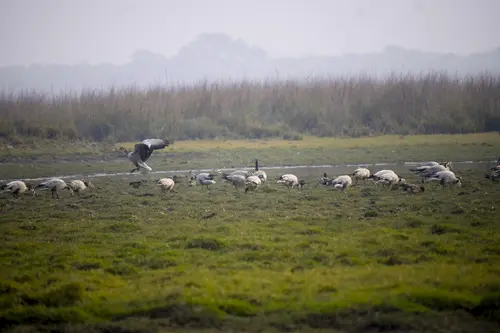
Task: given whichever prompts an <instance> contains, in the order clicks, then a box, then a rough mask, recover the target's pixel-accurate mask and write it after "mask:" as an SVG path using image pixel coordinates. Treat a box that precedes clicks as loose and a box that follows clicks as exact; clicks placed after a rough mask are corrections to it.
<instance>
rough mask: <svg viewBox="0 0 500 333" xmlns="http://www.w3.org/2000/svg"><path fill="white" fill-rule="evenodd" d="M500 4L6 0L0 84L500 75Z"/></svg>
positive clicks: (52, 86) (53, 88)
mask: <svg viewBox="0 0 500 333" xmlns="http://www.w3.org/2000/svg"><path fill="white" fill-rule="evenodd" d="M499 12H500V2H498V1H495V0H482V1H472V0H456V1H453V0H440V1H438V2H431V1H417V0H414V1H395V0H382V1H377V2H373V1H368V0H356V1H349V2H347V1H328V0H316V1H313V2H309V1H305V0H291V1H285V0H274V1H229V0H214V1H210V2H206V1H193V0H187V1H180V0H175V1H173V0H167V1H160V0H148V1H141V2H137V1H131V0H126V1H118V0H109V1H105V2H102V1H97V0H90V1H77V0H71V1H61V0H45V1H29V0H20V1H13V0H4V1H2V10H1V11H0V27H1V29H0V40H1V41H2V52H1V54H0V66H1V67H0V89H3V90H8V91H19V90H24V89H36V90H37V91H45V92H60V91H61V90H65V91H68V90H80V89H81V88H97V89H101V88H108V87H109V86H111V85H114V86H128V85H131V84H135V85H136V86H140V87H143V86H149V85H152V84H153V85H159V84H161V85H171V84H178V83H193V82H198V81H200V80H204V79H207V80H210V81H213V80H228V79H231V80H233V81H234V80H240V79H243V78H245V79H250V80H254V79H259V80H260V79H264V78H305V77H317V76H332V75H333V76H343V75H354V74H359V73H367V74H370V75H382V76H384V75H386V74H389V73H391V72H403V73H406V72H408V71H411V72H417V73H420V72H428V71H429V70H439V71H447V72H448V73H450V74H453V75H454V74H460V75H462V74H477V73H481V72H484V71H489V72H491V73H495V74H496V73H500V48H499V47H500V35H499V34H498V33H496V32H498V31H500V21H499V20H498V19H497V18H496V15H497V13H499Z"/></svg>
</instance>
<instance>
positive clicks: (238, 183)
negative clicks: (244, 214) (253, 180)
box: [222, 174, 246, 191]
mask: <svg viewBox="0 0 500 333" xmlns="http://www.w3.org/2000/svg"><path fill="white" fill-rule="evenodd" d="M222 179H224V180H227V181H228V182H230V183H231V184H233V186H234V188H236V190H237V191H239V189H240V188H245V186H246V185H245V183H246V177H245V176H243V175H233V174H229V175H227V174H223V175H222Z"/></svg>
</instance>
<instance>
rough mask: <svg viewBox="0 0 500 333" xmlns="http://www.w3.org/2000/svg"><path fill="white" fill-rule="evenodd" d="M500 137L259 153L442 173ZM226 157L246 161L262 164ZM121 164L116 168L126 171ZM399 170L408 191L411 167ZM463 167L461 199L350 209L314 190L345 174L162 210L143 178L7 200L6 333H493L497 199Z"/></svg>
mask: <svg viewBox="0 0 500 333" xmlns="http://www.w3.org/2000/svg"><path fill="white" fill-rule="evenodd" d="M499 137H500V136H499V135H498V134H496V135H493V134H484V135H478V136H446V137H443V138H441V139H442V140H439V138H436V137H428V138H427V141H419V140H424V139H421V138H419V139H415V138H405V139H398V138H377V139H374V141H366V140H365V139H363V140H365V141H363V140H362V139H359V141H356V140H355V139H353V140H352V141H351V140H345V141H342V140H332V139H317V140H316V141H315V140H312V139H311V141H310V142H308V140H309V139H308V138H306V139H305V140H304V141H297V142H293V143H290V145H294V144H296V145H297V147H296V148H290V147H288V146H287V145H288V143H285V142H282V141H276V142H270V143H268V144H269V145H276V148H265V149H269V150H265V149H264V153H262V150H259V151H260V152H261V153H262V154H266V156H269V157H273V156H275V155H280V154H282V155H281V156H284V155H286V154H288V153H289V151H290V150H292V149H297V150H300V154H295V155H294V156H293V159H292V158H291V160H293V161H294V162H295V163H294V164H297V165H300V164H307V163H310V161H314V159H315V158H319V157H320V156H322V154H320V153H319V152H318V150H317V149H324V150H326V151H343V152H347V151H349V150H350V149H353V148H356V149H359V151H358V150H356V152H355V153H353V155H352V159H362V158H365V160H363V161H364V162H379V161H377V160H375V159H374V157H367V156H364V154H362V153H361V152H362V151H371V152H372V153H373V156H383V155H384V154H385V152H387V151H392V150H394V149H397V150H398V151H405V152H406V154H407V157H414V158H408V159H410V160H416V159H418V158H417V157H423V156H424V151H425V149H428V151H430V152H433V153H431V155H432V154H435V155H434V156H438V155H440V156H443V155H444V157H442V158H438V159H439V160H442V159H453V160H462V159H467V157H463V156H464V155H465V156H470V159H485V158H487V159H494V157H496V154H498V151H497V152H494V151H493V150H494V148H495V147H498V145H497V143H498V140H499ZM396 139H398V140H400V141H396ZM323 140H324V141H323ZM405 140H407V141H406V149H403V148H401V145H405V143H402V142H405ZM453 140H456V142H455V143H454V142H453ZM313 142H315V143H314V144H313ZM353 142H357V143H353ZM382 142H385V144H383V143H382ZM440 142H441V144H440ZM328 143H330V146H328ZM226 144H227V145H228V143H226ZM231 144H232V145H233V146H236V147H235V148H234V149H235V150H237V151H240V152H241V154H244V156H245V158H251V156H253V155H252V154H253V153H254V152H256V151H257V150H258V149H256V148H250V147H252V146H251V145H250V144H248V146H246V145H247V143H239V142H232V143H231ZM217 145H219V148H217ZM377 145H378V146H377ZM173 146H174V147H175V149H178V150H179V154H180V153H181V152H183V153H186V154H187V153H192V152H200V151H209V152H210V153H207V154H208V155H203V156H208V157H205V159H204V161H205V162H204V163H206V161H209V160H211V161H216V158H215V157H213V155H210V154H213V153H214V152H215V153H217V152H219V151H220V147H224V148H226V147H227V146H222V143H205V142H201V143H198V148H194V147H195V142H192V143H181V142H178V143H175V145H173ZM172 149H174V148H172ZM245 149H250V150H251V149H254V151H252V153H248V152H246V150H245ZM272 149H274V150H272ZM272 151H274V153H273V152H272ZM292 151H293V152H295V150H292ZM492 151H493V152H492ZM460 152H462V153H460ZM61 155H62V154H61ZM181 156H182V155H181ZM425 156H428V155H425ZM245 158H243V160H245ZM259 158H260V159H261V160H262V161H263V162H264V160H263V159H262V158H261V157H260V155H259ZM341 158H342V157H339V156H336V157H335V159H339V160H341ZM160 159H161V158H160ZM423 159H427V160H428V159H433V158H432V157H427V158H423ZM325 160H326V158H325ZM157 161H158V160H157ZM329 161H330V163H333V162H332V161H331V159H329ZM180 162H181V161H176V163H180ZM44 163H45V164H44V165H45V166H46V168H47V169H45V170H47V171H49V170H50V169H51V168H53V169H54V170H57V171H58V172H59V170H61V171H64V170H63V169H56V168H57V165H60V164H62V163H49V162H44ZM214 163H215V162H214ZM234 163H235V164H236V165H241V164H240V163H237V161H235V162H234ZM346 163H347V162H346ZM68 164H70V163H69V162H68ZM123 164H125V166H123ZM126 164H127V161H125V162H122V163H121V165H122V169H123V167H125V169H126V170H125V171H128V169H129V166H128V165H126ZM151 164H152V165H155V166H157V165H158V164H157V163H154V164H153V163H151ZM246 164H248V161H247V163H246ZM263 164H264V163H263ZM315 164H320V163H315ZM188 165H189V167H191V166H192V162H189V164H188ZM214 166H215V167H216V166H217V165H214ZM249 166H250V165H249ZM157 168H160V167H159V166H157ZM382 168H383V167H377V168H374V169H373V171H376V170H379V169H382ZM397 168H399V169H398V172H400V173H402V174H404V175H405V176H407V179H408V181H412V182H416V181H417V177H415V176H412V175H410V174H409V173H408V172H405V167H403V166H397ZM456 168H457V173H459V174H460V175H461V176H462V177H463V178H464V186H463V187H462V188H455V189H450V190H442V189H441V188H439V186H438V185H435V184H433V185H426V191H425V192H424V193H419V194H417V195H414V196H410V195H408V194H406V193H402V192H400V191H388V190H381V191H379V190H377V189H376V188H375V187H374V185H373V184H370V183H367V184H364V185H360V186H358V187H354V188H352V189H350V190H349V191H348V195H344V194H343V193H340V192H337V191H333V190H331V189H328V188H325V187H323V186H319V185H317V184H316V182H317V177H318V176H320V175H321V174H322V173H323V171H326V172H327V173H329V174H331V175H335V174H341V173H346V172H349V171H350V170H352V169H353V168H348V169H342V168H327V169H295V170H287V171H286V172H293V173H295V174H297V175H298V176H299V177H300V178H302V179H305V180H306V181H307V185H306V187H305V188H304V189H303V190H302V191H301V192H299V191H297V190H294V191H291V192H288V191H287V190H286V188H284V187H282V186H280V185H278V184H276V182H275V178H276V177H277V176H279V174H281V173H283V170H281V171H280V170H270V171H269V172H268V177H269V182H268V184H265V185H263V186H261V187H260V188H258V189H257V191H256V192H254V193H248V194H246V195H245V194H243V193H241V194H239V193H237V192H236V191H235V189H234V188H232V187H231V186H229V185H228V184H225V183H224V182H223V181H218V182H217V184H215V185H213V186H212V187H210V188H209V189H201V188H200V187H188V186H187V181H179V183H178V184H177V185H176V186H177V193H174V194H173V195H167V196H165V195H163V194H162V193H161V192H160V191H159V189H158V188H157V187H156V186H155V185H154V184H153V183H148V184H147V185H145V186H144V187H143V188H140V189H133V188H130V187H129V186H128V181H129V180H130V179H134V180H136V179H138V177H137V176H136V177H133V178H130V177H129V178H127V177H101V178H95V179H93V180H92V181H93V182H94V183H95V185H97V186H98V187H99V189H91V190H89V191H88V192H86V193H84V194H82V196H81V197H77V196H74V197H70V196H69V194H68V193H63V194H61V199H59V200H53V199H51V198H50V193H43V192H42V193H40V195H39V196H38V197H37V198H36V199H32V198H31V197H30V196H24V197H22V198H20V199H12V198H11V197H9V196H8V195H6V194H3V195H1V197H0V237H1V244H2V247H1V248H0V256H1V260H2V261H1V262H2V266H1V267H2V268H1V270H0V277H1V279H0V327H6V326H7V325H10V328H9V329H8V330H9V331H11V332H35V331H50V330H52V331H57V332H61V331H62V332H217V331H228V332H229V331H234V332H242V331H247V332H251V331H252V332H253V331H255V332H256V331H259V332H263V331H265V332H273V331H276V332H279V331H287V332H290V331H296V332H307V331H313V330H316V329H318V330H320V331H321V330H323V331H325V332H326V331H329V332H332V331H333V332H376V331H392V332H498V330H499V329H500V327H499V321H500V310H499V306H500V232H499V231H500V222H499V221H500V219H499V218H500V212H499V199H498V196H499V194H500V188H499V185H498V184H497V183H491V182H489V181H487V180H486V179H484V176H483V173H484V170H483V166H474V165H458V166H456ZM165 169H166V168H165ZM4 170H7V169H4ZM35 170H37V169H35ZM97 171H99V170H97ZM121 171H123V170H121ZM9 172H11V175H14V173H15V170H11V171H9ZM2 175H3V174H2ZM27 176H29V173H26V176H25V177H27ZM142 177H143V178H144V179H148V177H147V176H142ZM3 178H7V177H3ZM157 178H159V176H158V175H153V176H152V178H151V179H152V180H153V179H157Z"/></svg>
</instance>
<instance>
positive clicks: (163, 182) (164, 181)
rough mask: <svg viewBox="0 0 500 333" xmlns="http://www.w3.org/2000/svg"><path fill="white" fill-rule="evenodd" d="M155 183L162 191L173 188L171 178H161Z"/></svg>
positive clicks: (173, 183)
mask: <svg viewBox="0 0 500 333" xmlns="http://www.w3.org/2000/svg"><path fill="white" fill-rule="evenodd" d="M156 184H157V185H158V186H159V187H160V189H161V190H162V191H163V192H170V191H172V190H173V189H174V186H175V181H174V180H173V179H172V178H161V179H160V180H158V182H157V183H156Z"/></svg>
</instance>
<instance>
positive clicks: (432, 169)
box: [415, 162, 452, 178]
mask: <svg viewBox="0 0 500 333" xmlns="http://www.w3.org/2000/svg"><path fill="white" fill-rule="evenodd" d="M451 166H452V164H451V162H446V163H445V164H444V165H441V164H439V165H434V166H431V167H428V168H426V169H424V170H421V171H415V173H416V174H417V175H419V176H420V177H422V178H428V177H431V176H432V175H434V174H435V173H437V172H441V171H451Z"/></svg>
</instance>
